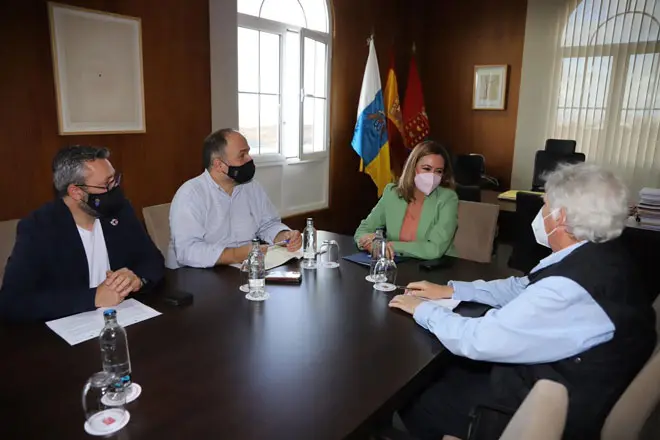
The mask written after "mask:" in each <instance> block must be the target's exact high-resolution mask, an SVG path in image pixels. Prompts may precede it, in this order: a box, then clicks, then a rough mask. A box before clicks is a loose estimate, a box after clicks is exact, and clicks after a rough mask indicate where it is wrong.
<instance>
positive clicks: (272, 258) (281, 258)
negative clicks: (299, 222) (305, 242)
mask: <svg viewBox="0 0 660 440" xmlns="http://www.w3.org/2000/svg"><path fill="white" fill-rule="evenodd" d="M302 256H303V252H302V249H298V250H297V251H296V252H289V251H287V250H286V248H285V247H281V246H275V247H271V248H270V249H268V252H266V259H265V261H264V263H265V264H264V265H265V266H266V270H271V269H272V268H274V267H278V266H281V265H283V264H284V263H286V262H288V261H291V260H293V259H297V260H300V259H301V258H302ZM231 266H232V267H235V268H237V269H240V268H241V265H240V264H231Z"/></svg>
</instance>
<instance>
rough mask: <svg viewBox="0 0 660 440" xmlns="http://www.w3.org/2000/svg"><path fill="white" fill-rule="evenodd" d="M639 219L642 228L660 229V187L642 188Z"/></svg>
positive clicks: (638, 211)
mask: <svg viewBox="0 0 660 440" xmlns="http://www.w3.org/2000/svg"><path fill="white" fill-rule="evenodd" d="M637 221H638V222H639V226H641V227H642V228H645V229H654V230H656V231H660V188H642V190H641V191H640V192H639V204H638V205H637Z"/></svg>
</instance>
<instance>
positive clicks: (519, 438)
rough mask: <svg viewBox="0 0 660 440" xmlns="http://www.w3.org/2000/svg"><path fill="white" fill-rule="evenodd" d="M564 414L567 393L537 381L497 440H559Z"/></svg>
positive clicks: (551, 384) (545, 381)
mask: <svg viewBox="0 0 660 440" xmlns="http://www.w3.org/2000/svg"><path fill="white" fill-rule="evenodd" d="M567 412H568V391H567V390H566V387H565V386H564V385H562V384H560V383H557V382H553V381H551V380H547V379H541V380H539V381H538V382H536V384H534V387H533V388H532V390H531V391H530V392H529V394H528V395H527V397H525V400H523V403H522V404H521V405H520V408H518V411H516V413H515V414H514V415H513V418H512V419H511V421H510V422H509V424H508V425H507V426H506V429H505V430H504V432H503V433H502V436H501V437H500V440H528V439H534V440H561V437H562V434H563V432H564V426H565V425H566V413H567Z"/></svg>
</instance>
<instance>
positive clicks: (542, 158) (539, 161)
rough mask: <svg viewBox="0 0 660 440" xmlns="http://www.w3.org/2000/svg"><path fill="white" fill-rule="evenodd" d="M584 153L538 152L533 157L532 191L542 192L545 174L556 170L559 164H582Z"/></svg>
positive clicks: (584, 157)
mask: <svg viewBox="0 0 660 440" xmlns="http://www.w3.org/2000/svg"><path fill="white" fill-rule="evenodd" d="M585 159H586V156H585V155H584V153H571V154H555V153H551V152H549V151H545V150H539V151H537V152H536V156H535V157H534V175H533V178H532V191H543V185H544V183H545V174H546V173H548V172H550V171H552V170H554V169H555V168H557V165H559V164H561V163H570V164H575V163H580V162H584V161H585Z"/></svg>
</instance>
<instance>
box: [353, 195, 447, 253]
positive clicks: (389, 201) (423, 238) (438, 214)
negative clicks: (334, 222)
mask: <svg viewBox="0 0 660 440" xmlns="http://www.w3.org/2000/svg"><path fill="white" fill-rule="evenodd" d="M407 208H408V203H406V201H405V200H403V199H402V198H401V197H399V194H398V193H397V191H396V185H395V184H393V183H390V184H389V185H387V186H386V187H385V191H384V192H383V196H382V197H381V198H380V200H379V201H378V203H377V204H376V206H375V207H374V209H372V210H371V213H370V214H369V216H368V217H367V218H366V219H364V220H362V222H360V226H359V227H358V228H357V231H355V236H354V239H355V242H356V243H357V242H358V240H359V239H360V237H362V236H363V235H364V234H369V233H373V232H376V228H379V227H385V228H386V230H387V240H388V241H391V242H392V245H393V247H394V251H395V252H396V253H397V254H400V255H403V256H408V257H415V258H420V259H422V260H432V259H434V258H440V257H442V256H443V255H445V254H447V255H451V256H456V251H455V249H454V233H455V232H456V224H457V222H458V196H457V195H456V193H455V192H454V191H453V190H451V189H448V188H443V187H438V188H436V189H435V191H433V192H432V193H431V194H429V195H428V196H427V197H426V198H425V200H424V205H423V206H422V214H421V216H420V218H419V224H418V226H417V240H416V241H411V242H404V241H399V233H400V232H401V225H402V224H403V218H404V216H405V215H406V209H407Z"/></svg>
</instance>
